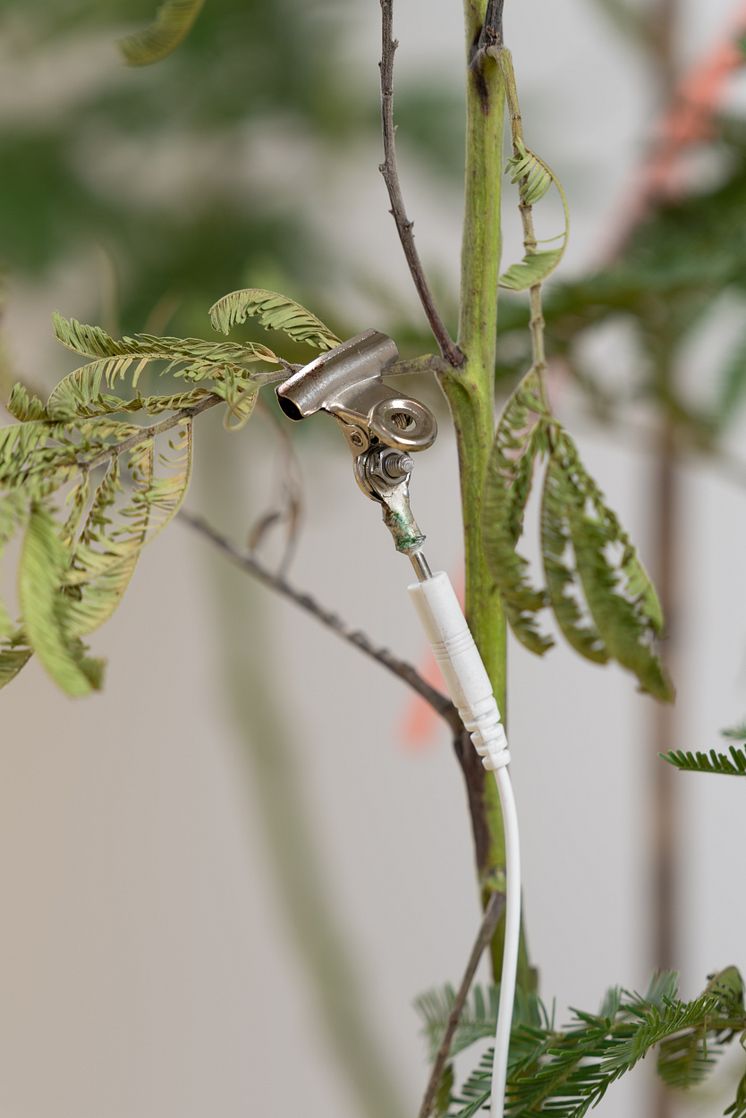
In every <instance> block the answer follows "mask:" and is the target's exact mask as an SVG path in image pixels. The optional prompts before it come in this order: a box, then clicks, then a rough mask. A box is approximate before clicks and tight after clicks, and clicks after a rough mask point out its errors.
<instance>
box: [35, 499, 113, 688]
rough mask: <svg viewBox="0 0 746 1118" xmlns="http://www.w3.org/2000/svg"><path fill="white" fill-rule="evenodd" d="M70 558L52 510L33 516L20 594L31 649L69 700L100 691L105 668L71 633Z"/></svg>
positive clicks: (38, 512) (41, 510)
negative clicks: (65, 585)
mask: <svg viewBox="0 0 746 1118" xmlns="http://www.w3.org/2000/svg"><path fill="white" fill-rule="evenodd" d="M68 564H69V555H68V553H67V551H66V550H65V548H64V546H63V544H62V542H61V540H60V537H59V535H58V530H57V525H56V524H55V521H54V519H53V517H52V516H51V514H50V512H49V511H48V510H47V509H44V508H41V507H36V508H34V509H33V510H32V511H31V515H30V517H29V522H28V527H27V528H26V535H25V538H24V543H23V551H22V555H21V566H20V577H19V595H20V600H21V610H22V612H23V620H24V629H25V632H26V634H27V636H28V640H29V644H30V646H31V648H33V650H34V652H35V653H36V654H37V655H38V657H39V659H40V660H41V662H42V664H43V665H44V667H45V668H46V670H47V671H48V672H49V674H50V676H51V677H52V679H54V680H55V682H56V683H58V684H59V686H60V687H61V688H62V689H63V691H66V692H67V694H68V695H75V696H79V695H87V694H88V693H89V692H90V691H92V690H94V689H97V688H98V687H99V686H100V680H101V665H100V663H98V662H96V661H92V660H90V659H89V657H88V655H87V652H86V649H85V647H84V646H83V645H82V644H81V642H80V641H79V640H76V639H75V638H74V637H73V636H72V635H71V633H70V632H69V630H68V621H69V614H68V609H67V605H68V602H67V599H66V598H65V596H64V594H63V593H62V583H63V581H64V578H65V574H66V571H67V568H68Z"/></svg>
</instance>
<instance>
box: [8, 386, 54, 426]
mask: <svg viewBox="0 0 746 1118" xmlns="http://www.w3.org/2000/svg"><path fill="white" fill-rule="evenodd" d="M6 407H7V409H8V411H9V412H10V414H11V415H12V416H14V417H15V418H16V419H19V420H21V422H22V423H25V422H26V421H27V420H30V419H46V418H47V409H46V407H45V406H44V401H43V400H40V399H39V397H38V396H34V395H33V394H32V393H30V392H29V391H28V390H27V389H26V388H25V387H24V386H23V385H22V384H14V385H13V387H12V388H11V390H10V399H9V400H8V403H7V405H6Z"/></svg>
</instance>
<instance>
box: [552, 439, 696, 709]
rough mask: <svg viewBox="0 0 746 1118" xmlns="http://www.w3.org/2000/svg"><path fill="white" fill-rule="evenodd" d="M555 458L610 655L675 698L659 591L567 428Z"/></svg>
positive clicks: (596, 620) (583, 581)
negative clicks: (664, 659)
mask: <svg viewBox="0 0 746 1118" xmlns="http://www.w3.org/2000/svg"><path fill="white" fill-rule="evenodd" d="M553 458H554V461H555V467H556V469H558V470H560V471H561V472H562V473H563V474H564V475H565V479H566V480H565V483H563V487H564V491H565V492H566V493H568V494H570V493H572V494H574V499H573V500H572V501H571V503H569V504H567V505H566V516H567V522H568V525H569V529H570V539H571V542H572V548H573V551H574V553H575V562H576V565H577V571H578V575H579V581H580V585H581V586H582V590H583V594H584V596H585V601H586V603H587V605H588V610H589V612H590V615H591V617H592V620H593V624H594V625H595V628H596V630H597V631H598V634H600V637H601V640H602V641H603V644H604V646H605V648H606V651H607V652H608V655H609V657H610V658H612V659H614V660H616V661H617V662H618V663H619V664H621V665H622V667H624V668H627V669H628V671H631V672H632V673H633V674H634V675H635V676H636V677H637V680H638V682H639V684H640V688H641V690H643V691H646V692H648V693H649V694H651V695H654V696H655V697H656V698H659V699H665V700H669V701H670V700H671V699H673V697H674V691H673V687H672V685H671V682H670V680H669V679H668V677H667V675H666V672H665V669H664V668H663V666H662V664H661V661H660V659H659V657H658V654H657V651H656V637H657V636H658V634H659V633H660V631H661V628H662V624H663V617H662V613H661V607H660V603H659V601H658V596H657V594H656V592H655V589H654V587H653V585H652V583H651V582H650V579H649V577H648V575H647V572H646V571H645V568H644V567H643V565H642V563H641V562H640V559H639V557H638V555H637V552H636V551H635V549H634V547H633V545H632V542H631V540H630V538H629V536H628V535H627V533H626V532H625V530H624V529H623V527H622V526H621V524H620V523H619V520H618V519H617V517H616V515H615V514H614V513H613V512H612V511H611V509H609V507H608V506H607V505H606V503H605V501H604V497H603V494H602V493H601V491H600V489H599V488H598V486H597V485H596V483H595V482H594V481H593V479H592V478H591V477H590V475H589V474H588V473H587V472H586V470H585V467H584V466H583V464H582V462H581V461H580V456H579V454H578V450H577V447H576V445H575V443H574V442H573V440H572V439H571V438H570V436H569V435H568V434H567V433H566V432H565V431H560V432H559V433H558V435H557V439H556V443H555V447H554V449H553Z"/></svg>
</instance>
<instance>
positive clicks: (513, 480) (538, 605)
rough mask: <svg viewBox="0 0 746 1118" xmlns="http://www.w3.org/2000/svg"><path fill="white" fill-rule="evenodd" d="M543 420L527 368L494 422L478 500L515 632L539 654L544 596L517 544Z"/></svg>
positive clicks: (547, 644) (542, 447)
mask: <svg viewBox="0 0 746 1118" xmlns="http://www.w3.org/2000/svg"><path fill="white" fill-rule="evenodd" d="M547 419H548V416H547V414H546V411H545V408H544V405H543V404H542V402H541V397H540V382H539V376H538V374H537V373H535V372H534V371H531V372H529V373H528V374H527V375H526V376H525V377H524V379H523V380H522V381H521V383H520V384H519V385H518V387H517V388H516V390H515V391H514V392H513V394H512V396H511V397H510V398H509V399H508V402H507V404H506V405H505V409H504V410H503V413H502V416H501V418H500V422H499V423H498V426H497V431H496V433H495V441H494V443H493V445H492V451H491V453H490V459H489V463H488V466H487V474H486V478H485V486H484V493H483V501H482V531H483V539H484V548H485V556H486V559H487V564H488V566H489V569H490V573H491V575H492V577H493V578H494V580H495V584H496V586H497V589H498V591H499V593H500V598H501V600H502V604H503V608H504V610H505V615H506V617H507V619H508V622H509V623H510V627H511V629H512V630H513V632H514V633H515V635H516V637H517V638H518V639H519V640H520V641H521V643H522V644H524V645H525V646H526V647H527V648H528V649H530V650H531V651H532V652H536V653H537V654H538V655H542V654H543V653H544V652H546V651H547V649H548V648H551V646H552V643H553V642H552V640H551V638H550V637H548V636H545V635H544V634H543V633H541V632H540V630H539V628H538V627H537V624H536V615H537V613H538V612H539V611H540V610H541V609H543V607H544V606H545V605H546V595H545V593H544V591H543V590H537V589H536V588H535V587H533V586H532V585H531V582H530V580H529V566H528V562H527V560H526V559H525V558H524V557H523V556H522V555H520V554H519V553H518V551H517V550H516V544H517V543H518V540H519V539H520V537H521V535H522V533H523V522H524V516H525V512H526V505H527V503H528V499H529V496H530V494H531V484H532V479H533V472H534V465H535V463H536V460H537V459H538V458H540V457H541V456H542V455H543V454H544V453H545V452H546V449H547V442H546V421H547Z"/></svg>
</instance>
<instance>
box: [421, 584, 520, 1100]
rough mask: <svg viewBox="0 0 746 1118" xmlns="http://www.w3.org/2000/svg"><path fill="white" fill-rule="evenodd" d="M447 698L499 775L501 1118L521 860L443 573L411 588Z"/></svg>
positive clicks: (499, 760)
mask: <svg viewBox="0 0 746 1118" xmlns="http://www.w3.org/2000/svg"><path fill="white" fill-rule="evenodd" d="M409 593H410V595H411V597H412V601H413V602H414V604H415V607H416V609H417V613H418V614H419V616H420V620H421V622H422V625H423V628H424V629H425V632H426V634H427V638H428V640H429V641H430V646H431V647H432V650H433V655H434V656H435V659H436V661H437V663H438V665H439V666H440V670H441V672H442V673H443V679H444V680H445V684H446V687H447V689H448V694H449V695H450V697H451V699H452V701H453V703H454V706H455V707H456V709H457V710H458V713H459V717H460V718H461V721H462V722H463V724H464V727H465V729H466V730H467V731H468V732H469V734H470V735H471V740H472V742H473V743H474V748H475V749H476V751H477V753H478V754H479V755H480V756H481V758H482V764H483V765H484V767H485V769H487V770H488V771H492V772H494V774H495V781H496V782H497V790H498V793H499V796H500V806H501V808H502V814H503V826H504V829H505V875H506V902H505V942H504V947H503V961H502V978H501V982H500V1000H499V1005H498V1015H497V1029H496V1033H495V1056H494V1060H493V1064H492V1095H491V1102H490V1116H491V1118H503V1113H504V1108H505V1086H506V1082H507V1068H508V1052H509V1049H510V1032H511V1026H512V1022H513V1003H514V1001H515V986H516V973H517V970H518V949H519V942H520V934H521V858H520V847H519V841H518V817H517V815H516V808H515V798H514V796H513V786H512V784H511V781H510V774H509V772H508V769H507V766H508V764H509V763H510V752H509V750H508V742H507V738H506V737H505V730H504V728H503V725H502V721H501V719H500V711H499V709H498V706H497V702H496V701H495V696H494V693H493V691H492V684H491V683H490V679H489V676H488V675H487V669H486V668H485V666H484V664H483V662H482V657H481V656H480V655H479V650H478V648H477V646H476V644H475V643H474V638H473V636H472V635H471V631H470V629H469V626H468V625H467V624H466V619H465V617H464V615H463V612H462V610H461V606H460V604H459V600H458V598H457V597H456V594H455V591H454V589H453V587H452V585H451V580H450V579H449V577H448V575H447V574H446V573H445V571H438V572H437V573H436V574H434V575H432V577H429V578H425V579H424V580H423V581H422V582H417V583H414V584H413V585H412V586H410V587H409Z"/></svg>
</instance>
